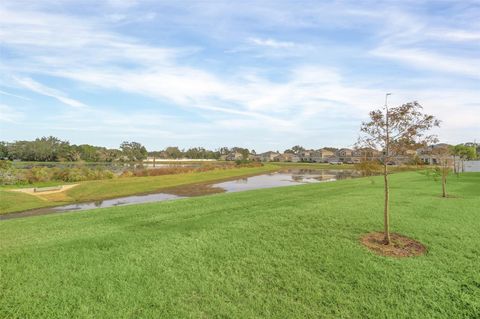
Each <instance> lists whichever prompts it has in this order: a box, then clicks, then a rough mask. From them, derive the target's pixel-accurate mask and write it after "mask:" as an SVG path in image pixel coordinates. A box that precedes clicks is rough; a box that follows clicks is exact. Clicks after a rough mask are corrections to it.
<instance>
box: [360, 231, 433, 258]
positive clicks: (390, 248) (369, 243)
mask: <svg viewBox="0 0 480 319" xmlns="http://www.w3.org/2000/svg"><path fill="white" fill-rule="evenodd" d="M390 239H391V241H390V244H389V245H385V244H384V242H383V232H375V233H369V234H366V235H364V236H362V238H361V239H360V241H361V243H362V244H363V245H364V246H366V247H367V248H368V249H370V250H371V251H373V252H374V253H376V254H377V255H382V256H391V257H398V258H403V257H413V256H421V255H423V254H425V253H426V251H427V248H426V247H425V246H424V245H423V244H421V243H420V242H418V241H416V240H414V239H411V238H408V237H405V236H402V235H400V234H396V233H393V234H390Z"/></svg>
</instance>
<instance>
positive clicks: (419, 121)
mask: <svg viewBox="0 0 480 319" xmlns="http://www.w3.org/2000/svg"><path fill="white" fill-rule="evenodd" d="M389 95H390V93H388V94H387V95H386V96H385V107H384V110H380V109H378V110H374V111H371V112H370V120H369V121H368V122H363V123H362V126H361V129H360V130H361V133H362V134H361V136H360V138H359V140H358V143H357V144H358V145H359V146H364V147H371V148H373V149H376V150H381V151H383V156H382V164H383V180H384V197H385V198H384V211H383V215H384V244H385V245H388V244H390V215H389V213H390V211H389V197H390V193H389V179H388V164H389V163H390V162H391V161H392V159H393V158H394V156H396V155H397V154H402V153H403V152H404V151H406V150H408V149H416V148H418V147H419V146H421V145H427V144H429V143H433V142H435V141H436V136H434V135H425V133H426V132H427V131H428V130H429V129H431V128H432V127H434V126H439V125H440V122H439V121H438V120H437V119H435V117H434V116H433V115H427V114H423V113H422V106H421V105H420V104H419V103H417V102H416V101H415V102H410V103H406V104H403V105H400V106H398V107H394V108H391V109H389V108H388V106H387V98H388V96H389Z"/></svg>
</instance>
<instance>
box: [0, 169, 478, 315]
mask: <svg viewBox="0 0 480 319" xmlns="http://www.w3.org/2000/svg"><path fill="white" fill-rule="evenodd" d="M391 179H392V189H391V193H392V194H391V196H392V216H391V218H392V228H393V231H395V232H399V233H402V234H404V235H407V236H410V237H413V238H415V239H417V240H419V241H421V242H422V243H424V244H425V245H426V246H427V247H428V252H427V254H426V255H425V256H422V257H415V258H408V259H395V258H389V257H381V256H377V255H375V254H373V253H371V252H370V251H368V250H366V249H365V248H363V247H362V246H361V245H360V244H359V238H360V236H361V235H362V234H365V233H367V232H370V231H376V230H381V229H382V194H383V190H382V183H381V178H380V177H375V178H373V179H369V178H365V179H354V180H344V181H338V182H333V183H321V184H309V185H301V186H292V187H284V188H274V189H264V190H256V191H248V192H243V193H230V194H217V195H212V196H206V197H197V198H189V199H181V200H177V201H172V202H163V203H155V204H143V205H136V206H124V207H117V208H107V209H101V210H91V211H84V212H76V213H68V214H62V215H47V216H38V217H31V218H25V219H16V220H7V221H3V222H0V238H1V240H0V275H1V278H0V317H1V318H182V317H189V318H216V317H227V318H254V317H256V318H258V317H264V318H479V317H480V257H479V256H480V236H479V229H480V210H479V207H480V174H476V173H469V174H464V175H462V176H461V177H460V178H459V179H457V178H456V177H452V178H450V179H449V181H448V188H449V190H450V193H451V194H452V195H454V196H455V197H452V198H447V199H444V198H441V197H440V196H439V195H440V184H439V182H434V181H432V180H431V179H428V178H427V177H425V176H423V175H421V174H419V173H416V172H409V173H398V174H394V175H392V178H391ZM372 181H373V182H372Z"/></svg>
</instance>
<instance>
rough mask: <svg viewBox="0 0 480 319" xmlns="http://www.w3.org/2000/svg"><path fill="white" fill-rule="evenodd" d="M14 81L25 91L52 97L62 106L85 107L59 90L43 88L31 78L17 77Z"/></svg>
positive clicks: (43, 86)
mask: <svg viewBox="0 0 480 319" xmlns="http://www.w3.org/2000/svg"><path fill="white" fill-rule="evenodd" d="M14 80H15V81H16V82H17V83H18V84H20V85H21V86H22V87H24V88H26V89H29V90H31V91H33V92H36V93H38V94H42V95H45V96H49V97H52V98H54V99H56V100H58V101H60V102H62V103H63V104H66V105H69V106H72V107H85V106H86V105H85V104H83V103H82V102H80V101H77V100H75V99H72V98H69V97H68V96H66V95H65V93H63V92H61V91H59V90H56V89H53V88H50V87H47V86H45V85H43V84H41V83H38V82H36V81H34V80H32V79H31V78H27V77H24V78H17V77H14Z"/></svg>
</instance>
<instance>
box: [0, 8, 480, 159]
mask: <svg viewBox="0 0 480 319" xmlns="http://www.w3.org/2000/svg"><path fill="white" fill-rule="evenodd" d="M0 8H1V9H0V10H1V11H0V24H1V28H0V39H1V44H0V48H1V56H0V58H1V59H0V60H1V61H0V133H1V136H0V140H7V141H13V140H23V139H33V138H35V137H39V136H46V135H54V136H57V137H60V138H62V139H67V140H70V141H71V142H72V143H76V144H81V143H89V144H94V145H104V146H109V147H118V145H119V144H120V143H121V142H122V141H124V140H135V141H139V142H141V143H143V144H145V145H146V146H147V148H148V149H149V150H155V149H161V148H164V147H166V146H169V145H178V146H180V147H182V148H183V147H184V148H188V147H193V146H204V147H208V148H217V147H221V146H243V147H249V148H254V149H255V150H257V151H266V150H284V149H286V148H289V147H291V146H293V145H296V144H300V145H304V146H306V147H312V148H319V147H322V146H337V147H348V146H351V145H352V144H353V143H354V142H355V140H356V138H357V136H358V130H359V126H360V123H361V121H362V120H364V119H366V117H367V115H368V111H369V110H371V109H373V108H376V107H380V106H381V105H382V104H383V101H384V96H385V92H393V95H392V97H391V99H390V104H391V105H398V104H401V103H404V102H408V101H412V100H417V101H419V102H420V103H421V104H422V105H423V106H424V108H425V111H426V112H428V113H431V114H434V115H436V116H437V117H438V118H439V119H441V120H442V127H441V129H439V130H437V131H436V133H437V134H438V135H439V137H440V139H441V140H442V141H443V142H448V143H460V142H466V141H473V140H474V139H476V140H477V141H478V140H480V2H479V1H421V0H417V1H408V0H407V1H398V2H395V1H386V2H381V1H334V2H327V1H302V0H299V1H283V0H277V1H249V0H246V1H213V0H212V1H185V0H184V1H153V0H152V1H149V0H144V1H140V0H138V1H135V0H125V1H120V0H118V1H103V2H102V1H88V0H87V1H68V0H64V1H50V0H42V1H21V0H20V1H19V0H16V1H9V0H3V1H1V2H0Z"/></svg>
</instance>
